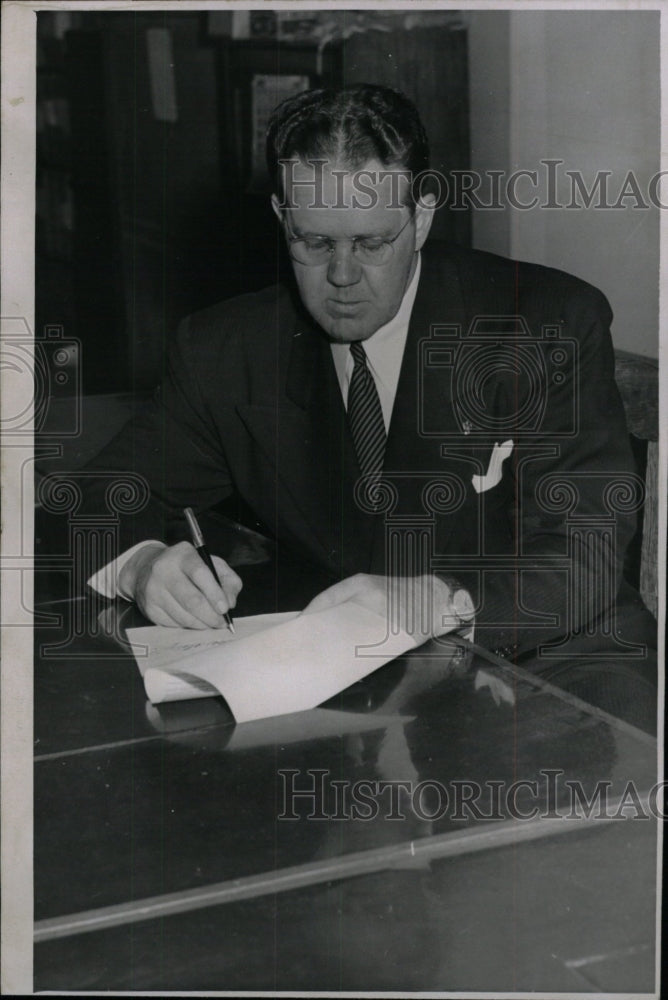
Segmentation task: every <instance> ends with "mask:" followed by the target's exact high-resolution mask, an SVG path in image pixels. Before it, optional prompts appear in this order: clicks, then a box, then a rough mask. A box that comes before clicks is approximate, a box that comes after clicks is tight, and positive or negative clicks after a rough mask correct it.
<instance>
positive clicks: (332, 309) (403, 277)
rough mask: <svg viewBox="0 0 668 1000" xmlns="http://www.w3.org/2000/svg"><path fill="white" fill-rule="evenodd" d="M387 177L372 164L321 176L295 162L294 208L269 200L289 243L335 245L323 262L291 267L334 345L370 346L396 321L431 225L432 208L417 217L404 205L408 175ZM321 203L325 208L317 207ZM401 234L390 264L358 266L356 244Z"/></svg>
mask: <svg viewBox="0 0 668 1000" xmlns="http://www.w3.org/2000/svg"><path fill="white" fill-rule="evenodd" d="M366 171H368V174H366V173H364V172H366ZM382 171H385V173H386V174H387V168H384V167H383V166H382V165H381V164H380V163H376V162H375V161H371V162H370V163H368V164H366V166H365V167H363V168H361V170H354V169H352V168H346V166H345V165H341V164H337V163H332V164H330V165H328V166H326V167H325V168H324V169H323V171H322V175H321V177H320V175H318V176H317V177H316V174H315V171H314V168H313V166H311V165H310V164H306V163H301V162H297V163H296V164H295V165H294V168H293V170H292V180H293V181H294V184H290V185H289V189H288V191H287V192H286V198H285V202H286V204H290V205H292V206H294V207H290V208H284V209H281V208H279V202H278V199H277V197H276V196H274V197H273V198H272V204H273V207H274V211H275V212H276V215H277V216H278V218H279V219H281V221H282V222H283V224H284V225H286V226H287V230H288V232H287V235H288V238H290V236H293V237H301V236H309V237H313V236H324V237H328V238H329V239H331V240H335V241H337V242H336V243H335V244H334V246H333V249H332V252H331V253H330V254H329V255H328V259H327V260H326V261H325V262H324V263H322V264H320V263H319V264H316V265H315V266H309V265H306V264H302V263H300V262H299V261H295V260H294V259H293V261H292V265H293V268H294V272H295V277H296V279H297V285H298V287H299V293H300V295H301V298H302V301H303V303H304V305H305V306H306V308H307V309H308V311H309V312H310V313H311V315H312V316H313V318H314V319H315V320H316V321H317V322H318V323H319V324H320V326H321V327H322V328H323V330H324V331H325V332H326V333H327V334H328V335H329V336H330V337H331V338H332V340H336V341H339V342H343V343H348V342H350V341H353V340H366V339H367V338H368V337H370V336H371V335H372V334H373V333H375V332H376V330H378V329H379V327H381V326H383V325H384V324H385V323H387V322H388V321H389V320H391V319H392V317H393V316H394V315H396V313H397V310H398V309H399V306H400V305H401V300H402V298H403V296H404V292H405V291H406V288H407V287H408V284H409V282H410V280H411V278H412V277H413V274H414V272H415V267H416V263H417V251H418V250H419V249H420V248H421V246H422V244H423V243H424V241H425V239H426V238H427V234H428V232H429V227H430V225H431V215H432V213H431V210H430V209H429V208H427V207H425V206H422V205H418V206H417V207H416V209H415V213H414V215H413V216H412V215H411V209H410V208H409V207H408V206H407V205H405V204H404V203H403V202H404V200H405V195H406V191H407V183H408V182H407V179H406V175H405V174H401V175H400V176H397V174H396V173H395V175H394V177H388V176H386V177H385V178H382V176H379V174H380V173H381V172H382ZM314 181H315V182H316V184H317V188H316V189H314ZM300 182H306V183H300ZM362 185H363V187H364V190H362ZM316 193H317V197H316V196H315V194H316ZM317 201H319V202H320V207H314V202H317ZM323 205H324V206H326V207H322V206H323ZM334 206H336V207H334ZM402 227H404V228H403V232H401V230H402ZM397 233H400V235H399V236H398V238H397V239H396V241H395V242H394V244H393V246H392V253H391V255H390V257H389V260H388V261H387V262H386V263H384V264H382V265H380V266H374V265H370V264H366V263H364V262H362V261H360V259H359V257H358V254H357V253H356V252H355V251H354V250H353V244H352V240H353V238H354V237H360V236H363V237H385V238H387V239H394V237H395V236H396V235H397Z"/></svg>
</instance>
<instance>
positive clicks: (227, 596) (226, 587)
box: [184, 555, 242, 615]
mask: <svg viewBox="0 0 668 1000" xmlns="http://www.w3.org/2000/svg"><path fill="white" fill-rule="evenodd" d="M195 558H196V561H194V562H193V561H190V560H189V561H188V562H187V563H186V565H185V567H184V568H185V571H186V573H187V575H188V577H189V579H190V580H191V581H192V583H193V584H194V586H195V587H196V588H197V590H198V591H200V593H201V594H202V596H203V598H204V599H205V600H206V601H207V603H208V604H209V606H210V607H211V609H212V610H213V611H214V612H216V613H217V614H219V615H222V614H225V612H226V611H229V609H230V608H233V607H234V606H235V604H236V603H237V595H238V593H239V591H240V590H241V587H242V583H241V580H240V578H239V577H238V576H237V574H236V573H235V572H234V570H233V569H230V567H229V566H228V565H227V563H226V562H225V561H224V560H223V559H220V558H218V557H217V556H214V566H215V567H216V573H217V574H218V579H219V580H220V586H219V585H218V583H217V581H216V579H215V577H214V575H213V573H212V572H211V570H210V569H209V567H208V566H207V565H206V564H205V563H204V562H203V561H202V559H200V557H199V556H197V555H196V556H195ZM190 610H191V611H195V613H197V614H200V610H203V609H195V608H194V607H191V608H190Z"/></svg>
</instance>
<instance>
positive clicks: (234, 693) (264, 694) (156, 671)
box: [128, 601, 415, 722]
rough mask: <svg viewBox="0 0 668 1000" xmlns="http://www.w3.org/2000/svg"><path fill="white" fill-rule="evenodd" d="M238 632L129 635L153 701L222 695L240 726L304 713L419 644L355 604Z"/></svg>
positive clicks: (244, 626)
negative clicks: (388, 629)
mask: <svg viewBox="0 0 668 1000" xmlns="http://www.w3.org/2000/svg"><path fill="white" fill-rule="evenodd" d="M234 627H235V629H236V635H232V634H231V633H230V632H229V631H227V630H221V629H208V630H206V631H201V632H195V631H192V630H189V629H169V628H164V627H162V626H150V627H148V628H143V629H128V639H129V640H130V643H131V644H132V647H133V650H134V652H135V656H136V657H137V663H138V664H139V669H140V671H141V673H142V674H143V677H144V686H145V688H146V693H147V695H148V697H149V698H150V700H151V701H152V702H153V703H154V704H157V703H159V702H161V701H176V700H180V699H184V698H197V697H200V698H201V697H206V696H207V695H215V694H221V695H222V696H223V698H225V701H226V702H227V704H228V706H229V708H230V710H231V712H232V714H233V715H234V718H235V719H236V721H237V722H249V721H251V720H253V719H264V718H268V717H270V716H275V715H285V714H287V713H289V712H300V711H304V710H305V709H310V708H315V707H316V706H317V705H320V704H321V703H322V702H323V701H327V699H329V698H332V697H333V696H334V695H335V694H338V693H339V692H340V691H343V690H344V689H345V688H347V687H349V686H350V685H351V684H354V683H355V682H356V681H359V680H361V679H362V678H363V677H366V676H367V674H370V673H371V672H372V671H374V670H376V669H378V667H380V666H382V665H383V664H384V663H387V662H388V660H391V659H393V658H394V657H395V656H400V655H401V654H402V653H405V652H406V651H407V650H409V649H412V648H413V647H414V646H415V641H414V639H413V638H412V637H411V636H410V635H408V633H406V632H403V631H399V632H398V633H397V634H395V635H394V634H393V635H388V632H387V623H386V620H385V618H383V617H382V616H381V615H377V614H375V613H374V612H373V611H369V610H367V609H366V608H363V607H361V606H360V605H359V604H355V603H354V602H352V601H346V602H345V603H344V604H339V605H337V606H336V607H334V608H328V609H327V610H325V611H318V612H315V613H312V614H305V615H302V614H296V613H295V614H292V613H291V614H286V615H258V616H256V617H255V618H237V619H235V622H234ZM146 646H147V647H148V655H145V656H142V655H141V650H142V649H144V648H145V647H146ZM138 654H139V655H138Z"/></svg>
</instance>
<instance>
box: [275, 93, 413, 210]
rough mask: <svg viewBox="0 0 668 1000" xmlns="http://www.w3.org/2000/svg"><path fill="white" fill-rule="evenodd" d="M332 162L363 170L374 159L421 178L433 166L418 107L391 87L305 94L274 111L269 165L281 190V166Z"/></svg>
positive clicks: (284, 102) (385, 165) (289, 100)
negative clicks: (287, 162)
mask: <svg viewBox="0 0 668 1000" xmlns="http://www.w3.org/2000/svg"><path fill="white" fill-rule="evenodd" d="M295 157H297V158H299V159H300V160H304V161H306V160H315V159H320V160H322V159H328V160H331V161H332V162H336V163H338V164H344V165H345V166H346V167H349V168H351V169H359V168H361V167H363V166H364V165H365V164H367V163H368V162H369V161H370V160H378V161H379V162H380V163H381V164H382V165H383V167H385V168H400V169H402V170H406V171H409V172H410V173H411V175H412V177H413V178H416V177H417V176H418V175H419V174H420V173H421V172H422V171H424V170H427V169H428V167H429V141H428V139H427V133H426V132H425V130H424V126H423V124H422V122H421V121H420V116H419V114H418V112H417V108H416V107H415V105H414V104H413V103H412V101H410V100H409V99H408V98H407V97H406V96H405V95H404V94H402V93H400V92H399V91H397V90H393V89H392V88H391V87H380V86H378V85H376V84H370V83H360V84H357V85H356V86H354V87H345V88H342V89H340V90H324V89H321V90H306V91H304V92H303V93H301V94H297V96H296V97H290V98H288V100H287V101H283V103H282V104H279V106H278V107H277V108H276V109H275V110H274V112H273V113H272V115H271V118H270V120H269V126H268V129H267V165H268V167H269V175H270V177H271V180H272V183H273V185H274V191H276V192H280V193H281V194H282V193H283V192H282V191H281V170H280V161H281V160H288V159H291V158H295Z"/></svg>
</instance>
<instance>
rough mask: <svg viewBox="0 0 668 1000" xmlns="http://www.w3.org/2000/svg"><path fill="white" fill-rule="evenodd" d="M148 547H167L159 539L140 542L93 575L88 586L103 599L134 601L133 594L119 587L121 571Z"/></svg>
mask: <svg viewBox="0 0 668 1000" xmlns="http://www.w3.org/2000/svg"><path fill="white" fill-rule="evenodd" d="M147 545H159V546H160V548H161V549H166V548H167V546H166V545H165V543H164V542H160V541H158V540H157V539H151V538H149V539H147V540H146V541H145V542H138V543H137V544H136V545H133V546H132V548H131V549H127V550H126V551H125V552H122V553H121V554H120V556H118V558H117V559H112V561H111V562H110V563H107V565H106V566H103V567H102V569H99V570H98V571H97V572H96V573H93V575H92V576H91V578H90V580H88V586H89V587H92V588H93V590H96V591H97V593H98V594H102V596H103V597H123V598H124V599H125V600H126V601H131V600H132V595H131V594H125V593H123V591H122V590H121V589H120V588H119V586H118V578H119V576H120V573H121V570H122V569H123V567H124V566H125V564H126V562H127V561H128V559H130V558H131V557H132V556H133V555H134V554H135V552H138V551H139V550H140V549H144V548H146V546H147Z"/></svg>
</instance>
